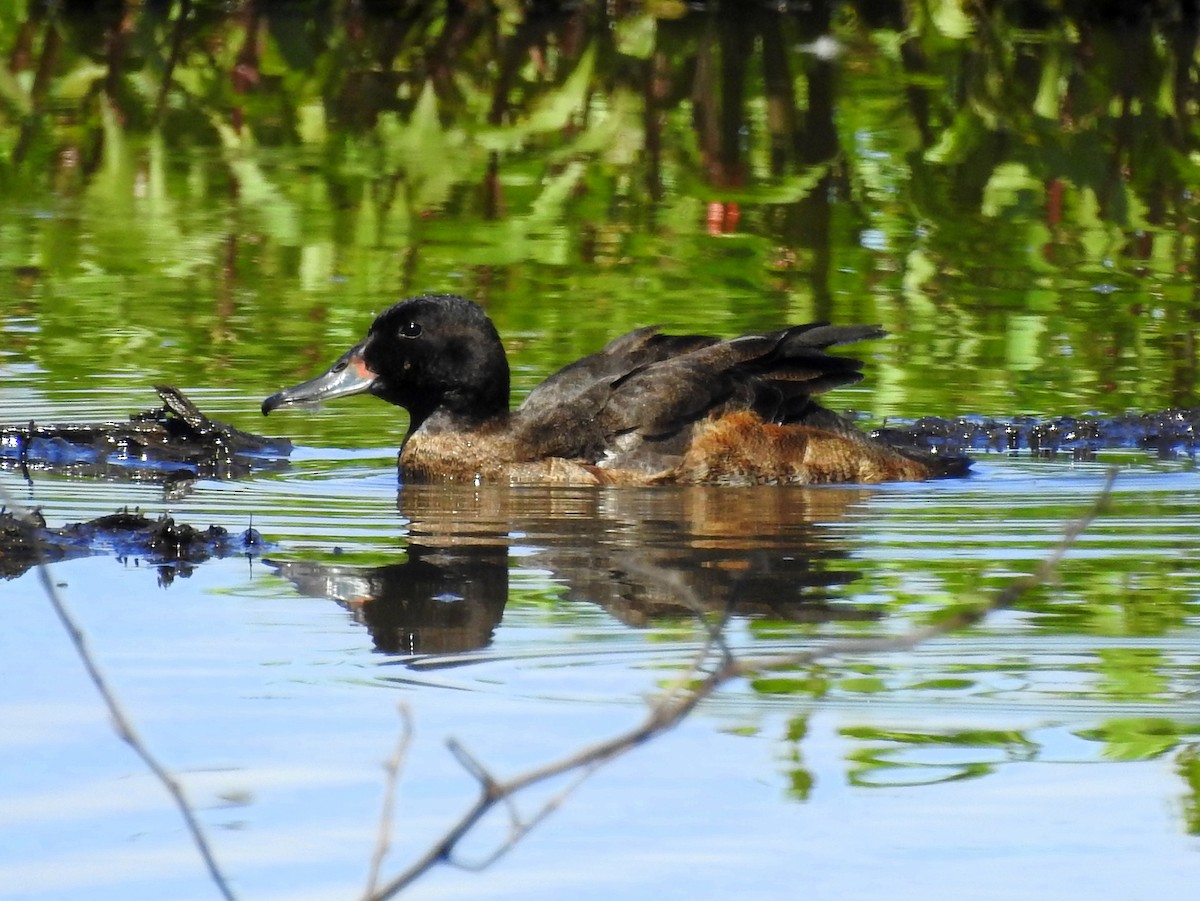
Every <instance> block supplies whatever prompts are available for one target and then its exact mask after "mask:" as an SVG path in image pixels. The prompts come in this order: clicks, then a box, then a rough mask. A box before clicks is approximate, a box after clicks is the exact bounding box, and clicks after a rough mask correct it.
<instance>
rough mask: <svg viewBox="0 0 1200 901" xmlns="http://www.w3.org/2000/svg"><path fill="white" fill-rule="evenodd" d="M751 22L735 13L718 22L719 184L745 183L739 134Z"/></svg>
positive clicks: (742, 125)
mask: <svg viewBox="0 0 1200 901" xmlns="http://www.w3.org/2000/svg"><path fill="white" fill-rule="evenodd" d="M753 22H754V19H753V18H747V17H745V16H744V15H738V16H736V17H732V18H731V17H726V18H725V19H724V21H722V23H721V110H720V115H721V126H720V135H721V146H720V148H719V149H718V155H717V157H716V161H717V164H718V165H719V167H720V170H719V174H718V175H717V180H716V183H717V184H718V185H728V186H738V187H740V186H742V185H744V184H745V183H746V164H745V162H744V161H743V158H742V141H743V140H744V138H743V134H742V133H743V130H744V128H745V125H746V116H745V104H746V69H747V65H746V63H747V61H748V60H749V59H750V55H751V53H752V52H753V50H754V33H753V31H752V30H751V28H752V25H753Z"/></svg>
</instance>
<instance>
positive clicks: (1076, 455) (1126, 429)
mask: <svg viewBox="0 0 1200 901" xmlns="http://www.w3.org/2000/svg"><path fill="white" fill-rule="evenodd" d="M872 434H873V435H874V436H875V437H876V438H879V439H880V440H882V441H886V442H889V443H892V444H898V445H915V446H916V447H920V448H924V449H926V450H932V451H935V452H937V453H939V454H940V453H947V454H963V453H970V452H971V451H976V452H978V451H993V452H1008V453H1010V452H1015V451H1028V452H1030V453H1032V454H1034V455H1035V456H1039V457H1055V456H1057V455H1058V454H1070V455H1071V457H1072V458H1073V459H1075V460H1079V461H1087V460H1092V459H1094V458H1095V456H1096V452H1097V451H1100V450H1109V449H1113V448H1141V449H1142V450H1146V451H1149V452H1150V453H1153V454H1155V455H1156V456H1157V457H1159V458H1160V459H1172V458H1174V457H1178V456H1181V455H1182V456H1187V457H1195V455H1196V449H1197V436H1198V435H1200V408H1189V409H1179V410H1164V411H1161V412H1158V413H1125V414H1122V415H1120V416H1060V417H1058V418H1056V419H1038V418H1036V417H1033V416H1019V417H1016V418H1014V419H1007V420H1006V419H990V418H985V417H975V416H967V417H960V418H958V419H944V418H942V417H940V416H926V417H924V418H922V419H918V420H916V421H915V422H912V423H909V424H904V425H898V426H897V425H888V426H885V427H884V428H880V429H876V430H875V431H874V432H872Z"/></svg>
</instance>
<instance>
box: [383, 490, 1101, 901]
mask: <svg viewBox="0 0 1200 901" xmlns="http://www.w3.org/2000/svg"><path fill="white" fill-rule="evenodd" d="M1115 478H1116V470H1115V469H1113V470H1110V471H1109V473H1108V476H1107V478H1106V479H1105V482H1104V486H1103V487H1102V489H1101V491H1100V494H1099V495H1098V497H1097V499H1096V500H1095V502H1094V503H1093V504H1092V506H1091V507H1090V508H1089V509H1088V510H1087V511H1086V512H1085V513H1084V514H1083V515H1082V516H1081V517H1080V518H1079V519H1078V520H1076V521H1074V522H1072V523H1070V524H1068V526H1067V527H1066V528H1065V530H1064V531H1063V535H1062V538H1061V539H1060V540H1059V542H1058V544H1057V545H1056V546H1055V547H1054V549H1053V550H1052V551H1051V552H1050V553H1049V554H1048V555H1047V556H1046V558H1045V559H1044V560H1042V562H1041V563H1040V564H1039V565H1038V566H1037V568H1036V569H1035V570H1034V571H1033V573H1031V574H1030V575H1028V576H1023V577H1021V578H1018V579H1014V580H1013V581H1012V582H1010V583H1009V584H1007V585H1005V586H1004V587H1003V588H1001V589H999V590H998V591H996V592H995V594H993V595H992V597H991V598H990V599H989V600H987V601H986V602H984V603H982V604H979V605H978V606H976V607H972V608H969V609H965V610H961V611H958V612H957V613H955V614H954V615H952V616H949V617H947V618H945V619H943V620H942V621H940V622H938V623H936V624H934V625H931V626H925V627H923V628H919V629H912V630H909V631H908V632H905V633H903V634H901V635H896V636H891V637H886V638H870V639H858V640H854V639H851V640H835V641H827V642H822V643H821V644H819V645H816V646H814V647H811V648H809V649H807V650H804V651H798V652H795V653H792V654H783V655H779V656H775V657H762V658H753V659H746V660H738V659H736V658H735V657H734V656H733V654H732V652H731V651H730V650H729V648H728V645H727V644H726V642H725V639H724V636H723V635H720V634H716V633H715V631H714V630H713V629H712V628H711V627H710V624H708V623H707V621H706V627H709V628H708V638H707V640H706V642H705V645H704V647H703V648H702V649H701V651H700V653H699V654H698V655H697V656H696V658H695V659H694V661H693V663H692V665H691V666H690V667H689V669H688V672H687V673H686V674H685V676H684V677H683V678H682V679H679V680H676V681H675V682H674V683H673V684H672V686H671V687H670V688H669V689H668V690H667V692H666V693H665V694H664V695H662V696H661V697H660V698H659V699H658V701H656V702H655V703H654V704H652V705H651V707H650V709H649V711H647V714H646V716H645V718H644V719H643V720H642V722H641V723H639V724H638V725H637V726H635V727H633V728H632V729H629V730H627V731H625V732H622V733H619V734H617V735H614V736H612V737H611V738H607V739H604V740H602V741H598V742H595V743H594V744H591V745H588V746H586V747H584V748H581V749H579V750H578V751H576V752H574V753H572V754H570V755H568V756H566V757H563V758H560V759H559V760H556V761H552V762H550V763H547V764H545V765H543V766H540V767H535V768H533V769H530V770H526V771H525V772H524V773H519V774H517V775H516V776H514V777H512V778H511V779H508V780H500V779H497V778H496V777H495V776H494V775H492V774H491V772H489V771H488V770H487V769H486V767H484V765H483V764H482V763H480V762H479V761H478V760H477V759H476V758H474V757H472V756H471V755H469V754H467V752H466V751H465V750H464V749H463V747H462V745H461V744H459V743H458V742H457V741H454V740H451V741H450V742H449V746H450V749H451V752H452V753H453V754H454V755H455V756H456V757H457V758H458V760H459V762H460V763H462V764H463V766H464V768H465V769H466V770H467V771H468V772H469V773H471V775H472V776H474V777H475V779H476V780H478V782H479V784H480V794H479V798H478V799H477V800H476V801H475V803H474V804H472V805H471V806H470V807H469V808H468V809H467V810H466V811H464V812H463V814H462V816H461V817H459V819H458V821H457V822H455V823H454V824H453V825H452V826H451V827H450V828H449V829H448V830H447V831H446V833H445V834H444V835H442V837H441V838H439V839H438V840H437V841H436V842H435V843H434V844H433V845H432V846H430V847H429V849H428V850H426V852H425V853H424V854H422V855H421V856H420V857H419V858H417V859H416V860H415V861H413V862H412V863H411V864H410V865H409V866H408V867H407V868H406V869H405V870H404V871H403V872H401V873H399V874H398V875H397V876H395V877H393V878H392V879H391V880H390V881H388V882H387V883H386V884H384V885H383V886H381V887H380V888H379V889H378V891H376V892H375V893H374V894H370V895H368V896H367V897H366V898H365V899H364V901H385V899H387V898H392V897H395V896H396V895H397V894H398V893H399V892H401V891H403V890H404V889H405V888H407V887H408V886H409V885H411V884H412V883H413V882H414V881H416V880H417V879H418V878H419V877H421V876H422V875H424V873H426V872H427V871H428V870H429V869H431V868H432V867H433V866H434V865H435V864H437V863H449V864H454V865H458V866H464V864H460V863H458V862H456V861H455V860H454V850H455V848H456V847H457V845H458V843H459V841H461V840H462V838H463V837H464V836H465V835H466V834H467V833H469V832H470V831H471V829H472V828H474V826H475V824H476V823H478V822H479V821H480V820H481V819H482V818H483V816H484V815H485V814H486V813H487V812H488V811H489V810H491V808H492V807H494V806H495V805H496V804H497V803H500V802H501V801H504V802H507V801H508V800H509V799H511V798H512V796H513V795H515V794H516V793H518V792H520V791H522V790H524V789H526V788H529V787H530V786H533V785H536V784H537V783H540V782H545V781H547V780H549V779H552V778H554V777H556V776H560V775H563V774H564V773H569V772H571V771H576V770H577V771H579V772H578V778H576V779H575V780H574V781H572V782H571V784H570V785H568V786H567V787H566V788H564V789H563V790H562V791H561V792H559V793H558V794H556V795H555V796H554V797H552V798H551V799H550V800H549V801H547V802H546V803H545V804H543V806H542V807H541V808H539V810H538V811H537V812H536V813H535V814H534V815H533V816H532V817H530V818H529V819H528V820H525V821H524V822H519V821H516V820H514V828H513V829H512V831H511V832H510V835H509V837H508V838H507V839H506V840H505V841H504V842H502V843H501V844H500V846H499V847H498V848H496V849H495V850H494V851H493V853H491V854H489V855H487V856H486V857H485V858H483V859H482V860H481V861H480V862H478V863H477V864H476V866H486V865H487V864H489V863H491V862H493V861H495V860H496V859H497V858H499V857H501V856H502V855H503V854H504V853H506V852H507V851H509V850H510V849H511V848H512V847H513V846H514V845H515V844H516V843H517V841H519V840H520V839H521V838H522V837H524V836H525V835H526V834H528V832H529V830H530V829H532V828H533V827H534V826H535V825H537V824H538V823H540V822H541V821H542V820H544V819H545V818H546V817H547V816H548V815H549V814H550V813H552V812H553V811H554V810H556V809H558V807H559V806H560V805H561V804H562V802H563V801H564V800H565V799H566V797H567V796H568V795H569V794H570V793H571V792H573V791H574V790H575V789H576V788H577V787H578V786H579V785H580V784H581V783H582V782H583V781H584V780H585V779H586V778H587V777H588V776H590V775H591V774H592V773H594V772H595V771H596V770H598V769H599V768H600V767H601V766H603V765H604V764H606V763H608V762H609V761H611V760H614V759H615V758H617V757H619V756H621V755H622V754H625V753H627V752H628V751H630V750H632V749H633V748H636V747H637V746H639V745H641V744H642V743H643V742H646V741H649V740H650V739H652V738H655V737H657V736H659V735H661V734H663V733H664V732H666V731H668V730H670V729H672V728H674V727H675V726H677V725H679V724H680V723H681V722H683V720H684V719H685V718H686V717H687V716H688V715H689V714H690V713H691V712H692V711H693V710H695V708H696V707H697V706H698V705H699V704H700V703H701V702H702V701H703V700H704V699H706V698H708V697H709V696H711V695H712V694H713V693H714V692H716V691H717V690H718V689H719V688H721V687H722V686H723V685H725V684H726V683H728V682H730V681H732V680H734V679H738V678H745V677H748V676H753V675H756V674H759V673H763V672H769V671H772V670H780V669H791V668H794V667H797V666H805V665H808V664H812V663H815V662H817V661H818V660H822V659H825V658H827V657H835V656H839V655H845V654H862V653H882V652H886V651H903V650H912V649H913V648H915V647H917V646H918V645H920V644H923V643H924V642H927V641H929V640H931V639H933V638H937V637H940V636H943V635H948V634H950V633H952V632H956V631H959V630H961V629H964V628H968V627H970V626H973V625H977V624H978V623H980V622H981V621H983V620H984V619H985V618H986V617H987V616H988V615H989V614H991V613H994V612H995V611H997V610H1002V609H1005V608H1008V607H1011V606H1013V605H1014V604H1015V603H1017V601H1018V600H1020V598H1022V597H1023V596H1024V595H1025V594H1026V593H1027V592H1029V591H1031V590H1032V589H1034V588H1037V587H1039V586H1041V585H1044V584H1045V583H1046V582H1047V581H1048V580H1049V579H1050V578H1051V576H1052V575H1053V574H1054V571H1055V569H1056V567H1057V566H1058V564H1059V563H1060V562H1061V561H1062V559H1063V557H1064V556H1065V555H1066V553H1067V551H1068V550H1070V548H1071V547H1072V545H1074V543H1075V542H1076V540H1077V539H1078V538H1079V536H1080V535H1081V534H1083V532H1084V531H1085V530H1086V529H1087V528H1088V526H1090V525H1091V524H1092V522H1094V521H1095V519H1096V517H1098V516H1099V515H1100V514H1101V513H1102V512H1103V511H1104V510H1105V508H1106V507H1107V506H1108V502H1109V499H1110V498H1111V495H1112V486H1113V481H1114V480H1115ZM674 587H675V588H676V589H677V590H678V591H680V592H682V593H683V594H684V595H687V596H689V597H686V598H685V600H691V601H693V602H694V601H696V600H697V599H696V598H695V597H694V593H693V592H692V590H691V588H690V587H689V586H687V585H686V583H684V582H683V581H682V580H680V581H679V582H677V583H676V584H675V586H674ZM696 609H700V608H699V605H698V604H697V605H696ZM714 647H716V648H717V649H718V652H719V661H718V662H717V663H716V665H714V666H713V667H712V669H711V670H709V671H708V672H707V674H706V675H704V676H703V678H697V676H698V674H699V673H701V672H702V671H703V670H704V668H705V666H706V665H707V664H708V662H709V658H710V656H711V655H712V650H713V648H714Z"/></svg>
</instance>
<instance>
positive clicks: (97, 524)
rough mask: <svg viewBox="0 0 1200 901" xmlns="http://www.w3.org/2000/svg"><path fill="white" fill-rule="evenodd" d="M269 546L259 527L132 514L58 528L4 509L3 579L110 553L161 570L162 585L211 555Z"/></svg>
mask: <svg viewBox="0 0 1200 901" xmlns="http://www.w3.org/2000/svg"><path fill="white" fill-rule="evenodd" d="M271 547H272V546H271V544H270V543H269V542H267V541H266V540H265V539H264V538H263V536H262V535H261V534H260V533H259V532H258V531H257V530H255V529H253V528H249V529H246V530H245V531H243V532H240V533H237V534H234V533H231V532H230V531H229V530H228V529H225V528H222V527H221V526H209V527H208V528H206V529H198V528H196V527H195V526H191V525H188V524H187V523H181V522H176V521H175V520H174V519H173V518H172V517H170V516H166V515H163V516H160V517H158V518H157V519H151V518H150V517H148V516H146V515H144V514H143V513H140V512H138V511H136V510H135V511H134V512H132V513H131V512H129V511H128V510H123V511H119V512H117V513H110V514H108V515H107V516H98V517H96V518H95V519H89V520H88V521H87V522H73V523H68V524H67V525H65V526H63V527H62V528H58V529H54V528H50V527H49V526H47V525H46V520H45V518H44V517H43V516H42V515H41V513H39V512H37V511H34V512H29V513H21V514H18V513H13V512H11V511H9V510H6V509H0V578H4V579H13V578H16V577H17V576H19V575H22V574H23V573H25V572H26V571H28V570H29V569H31V568H32V567H34V566H36V565H37V564H38V562H39V561H45V562H55V561H61V560H69V559H73V558H76V557H90V556H96V555H99V554H104V553H110V554H113V555H115V556H116V557H118V558H122V559H126V560H133V561H135V562H137V563H138V564H145V565H147V566H155V567H158V570H159V582H160V583H162V584H169V583H170V581H172V580H173V579H174V578H175V577H176V576H180V575H182V576H188V575H191V568H192V566H193V565H194V564H197V563H203V562H204V561H205V560H208V559H210V558H212V557H232V556H257V555H258V554H260V553H262V552H263V551H266V550H270V549H271Z"/></svg>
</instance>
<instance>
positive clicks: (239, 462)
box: [0, 385, 292, 482]
mask: <svg viewBox="0 0 1200 901" xmlns="http://www.w3.org/2000/svg"><path fill="white" fill-rule="evenodd" d="M154 390H155V391H157V392H158V396H159V397H161V398H162V401H163V406H161V407H156V408H154V409H152V410H146V411H145V412H142V413H134V414H133V415H131V416H130V417H129V419H128V420H127V421H124V422H98V423H85V424H80V423H71V424H59V425H47V424H43V423H36V422H30V423H28V424H25V425H6V426H0V469H7V470H10V471H18V472H21V473H22V474H23V475H25V477H26V478H28V477H29V476H30V474H31V473H33V472H47V473H54V474H58V475H71V476H86V477H89V478H104V479H110V480H116V481H149V482H174V481H178V480H181V479H182V480H191V479H196V478H209V479H230V478H239V477H241V476H246V475H249V474H250V473H252V472H256V471H262V470H264V469H279V468H281V467H283V466H285V465H286V464H287V457H288V455H289V454H290V453H291V450H292V443H291V442H290V441H288V440H287V439H285V438H267V437H264V436H262V435H253V434H250V433H249V432H243V431H241V430H239V429H235V428H234V427H233V426H231V425H227V424H226V423H223V422H218V421H217V420H215V419H209V418H208V417H207V416H205V415H204V414H203V413H202V412H200V410H199V408H197V407H196V405H195V404H194V403H192V402H191V401H190V400H188V398H187V397H185V396H184V394H183V392H181V391H180V390H179V389H177V388H172V387H171V386H169V385H160V386H158V387H156V388H155V389H154Z"/></svg>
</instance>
